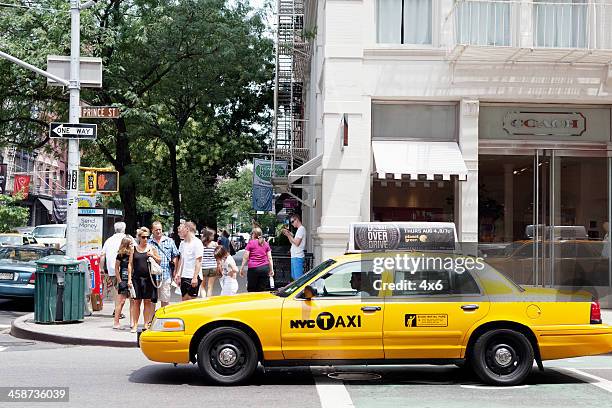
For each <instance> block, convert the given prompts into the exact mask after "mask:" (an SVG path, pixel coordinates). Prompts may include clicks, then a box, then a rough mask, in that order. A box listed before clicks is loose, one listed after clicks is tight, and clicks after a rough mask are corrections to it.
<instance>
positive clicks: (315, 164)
mask: <svg viewBox="0 0 612 408" xmlns="http://www.w3.org/2000/svg"><path fill="white" fill-rule="evenodd" d="M322 163H323V153H321V154H319V155H318V156H315V157H314V158H312V159H310V160H308V161H307V162H306V163H304V164H302V165H301V166H300V167H298V168H296V169H295V170H293V171H292V172H290V173H289V174H288V179H289V184H292V183H295V182H296V181H298V180H299V179H300V178H301V177H306V176H309V175H312V174H313V173H314V172H316V171H317V168H319V167H321V164H322Z"/></svg>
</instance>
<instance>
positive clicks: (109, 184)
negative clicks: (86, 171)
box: [96, 171, 119, 193]
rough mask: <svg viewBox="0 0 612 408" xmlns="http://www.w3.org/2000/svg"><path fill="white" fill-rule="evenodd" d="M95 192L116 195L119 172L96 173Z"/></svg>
mask: <svg viewBox="0 0 612 408" xmlns="http://www.w3.org/2000/svg"><path fill="white" fill-rule="evenodd" d="M97 174H98V177H97V180H96V190H97V191H98V192H99V193H116V192H118V191H119V172H117V171H98V172H97Z"/></svg>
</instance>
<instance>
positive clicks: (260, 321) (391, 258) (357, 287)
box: [139, 223, 612, 385]
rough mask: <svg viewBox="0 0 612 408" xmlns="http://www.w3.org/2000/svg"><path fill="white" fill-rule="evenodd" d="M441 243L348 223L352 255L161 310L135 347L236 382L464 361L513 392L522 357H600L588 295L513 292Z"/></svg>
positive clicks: (600, 333)
mask: <svg viewBox="0 0 612 408" xmlns="http://www.w3.org/2000/svg"><path fill="white" fill-rule="evenodd" d="M449 231H450V235H451V238H450V239H448V240H447V239H446V238H448V235H449ZM452 235H455V236H456V233H454V226H452V224H450V226H449V225H446V224H443V223H435V224H433V225H429V224H427V225H426V226H423V223H419V224H418V225H412V223H401V224H391V223H361V224H355V225H352V226H351V233H350V243H349V247H350V250H349V252H352V253H347V254H345V255H342V256H338V257H336V258H333V259H328V260H326V261H324V262H322V263H321V264H320V265H318V266H316V267H315V268H313V269H312V270H310V271H309V272H307V273H306V274H304V275H303V276H302V277H300V278H299V279H297V280H296V281H294V282H292V283H290V284H289V285H287V286H285V287H284V288H281V289H279V290H277V291H274V292H270V293H247V294H240V295H235V296H220V297H213V298H209V299H203V300H191V301H188V302H183V303H179V304H175V305H170V306H166V307H164V308H161V309H159V310H158V311H157V313H156V314H155V318H154V320H153V323H152V325H151V328H150V329H149V330H147V331H145V332H143V333H142V334H141V335H140V337H139V346H140V348H141V350H142V351H143V353H144V354H145V355H146V356H147V357H148V358H149V359H150V360H153V361H157V362H167V363H177V364H178V363H189V362H191V363H196V364H197V365H198V367H199V369H200V371H201V372H202V374H203V375H204V376H205V377H207V378H208V379H209V380H211V381H213V382H216V383H220V384H236V383H239V382H243V381H245V380H247V379H248V378H249V377H250V376H251V375H252V374H253V372H254V371H255V369H256V367H257V365H258V364H259V363H261V364H262V365H263V366H264V367H269V366H282V365H326V364H331V365H340V364H415V363H416V364H457V365H465V366H469V367H470V368H471V369H472V370H473V371H474V372H476V374H478V376H479V377H480V378H481V379H482V380H483V381H484V382H486V383H489V384H497V385H516V384H519V383H521V382H523V381H524V380H525V378H526V377H527V376H528V375H529V373H530V372H531V369H532V367H533V363H534V361H536V362H537V364H538V366H539V367H540V369H542V368H543V366H542V361H544V360H551V359H560V358H567V357H576V356H585V355H594V354H603V353H609V352H610V351H612V327H611V326H608V325H604V324H602V322H601V313H600V309H599V304H598V302H597V301H595V300H593V299H592V297H591V295H590V294H589V293H587V292H579V291H570V290H565V291H564V290H556V289H547V288H531V289H525V288H522V287H521V286H519V285H517V284H515V283H513V282H512V281H511V280H509V279H508V278H507V277H505V276H504V275H502V274H501V273H499V272H498V271H496V270H495V269H494V268H492V267H491V266H489V265H487V264H486V263H484V261H483V260H482V258H478V257H473V256H464V255H461V254H458V253H456V251H451V250H450V248H451V246H454V245H455V242H454V241H456V238H453V237H452ZM440 236H443V238H442V239H439V240H438V241H436V239H437V238H439V237H440ZM444 236H446V238H444ZM436 237H437V238H436ZM441 242H442V244H440V243H441ZM449 243H450V245H449ZM415 248H421V250H419V251H414V249H415Z"/></svg>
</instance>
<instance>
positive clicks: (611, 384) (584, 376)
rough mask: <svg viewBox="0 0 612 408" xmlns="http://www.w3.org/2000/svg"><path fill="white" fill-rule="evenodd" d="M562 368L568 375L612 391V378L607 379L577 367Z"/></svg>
mask: <svg viewBox="0 0 612 408" xmlns="http://www.w3.org/2000/svg"><path fill="white" fill-rule="evenodd" d="M561 370H563V371H565V372H566V373H567V374H568V375H570V376H572V377H574V378H576V379H578V380H581V381H586V382H587V383H589V384H591V385H594V386H596V387H599V388H601V389H602V390H606V391H608V392H612V381H610V380H606V379H605V378H601V377H598V376H596V375H593V374H589V373H585V372H584V371H582V370H578V369H577V368H562V369H561ZM589 380H591V381H589ZM592 380H594V381H592Z"/></svg>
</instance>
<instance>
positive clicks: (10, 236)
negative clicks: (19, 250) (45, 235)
mask: <svg viewBox="0 0 612 408" xmlns="http://www.w3.org/2000/svg"><path fill="white" fill-rule="evenodd" d="M35 243H36V240H35V239H34V238H33V237H32V238H29V237H27V236H25V235H24V234H19V233H17V232H14V233H7V234H0V246H9V245H28V244H35Z"/></svg>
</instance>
